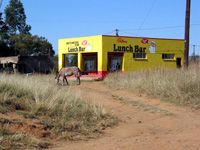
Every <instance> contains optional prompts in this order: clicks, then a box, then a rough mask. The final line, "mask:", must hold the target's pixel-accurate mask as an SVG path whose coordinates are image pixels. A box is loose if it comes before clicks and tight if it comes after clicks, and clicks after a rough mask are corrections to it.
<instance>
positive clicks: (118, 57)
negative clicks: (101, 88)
mask: <svg viewBox="0 0 200 150" xmlns="http://www.w3.org/2000/svg"><path fill="white" fill-rule="evenodd" d="M123 56H124V53H111V52H109V53H108V68H107V71H108V72H115V71H121V70H122V62H123Z"/></svg>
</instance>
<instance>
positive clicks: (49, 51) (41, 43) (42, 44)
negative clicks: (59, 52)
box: [33, 37, 55, 56]
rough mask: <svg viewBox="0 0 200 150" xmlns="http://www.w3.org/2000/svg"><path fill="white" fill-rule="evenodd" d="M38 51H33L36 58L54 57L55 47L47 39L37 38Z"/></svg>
mask: <svg viewBox="0 0 200 150" xmlns="http://www.w3.org/2000/svg"><path fill="white" fill-rule="evenodd" d="M35 38H36V39H35V44H36V49H34V51H33V55H34V56H53V55H54V54H55V51H54V50H53V46H52V44H51V43H49V42H48V40H47V39H46V38H45V37H35Z"/></svg>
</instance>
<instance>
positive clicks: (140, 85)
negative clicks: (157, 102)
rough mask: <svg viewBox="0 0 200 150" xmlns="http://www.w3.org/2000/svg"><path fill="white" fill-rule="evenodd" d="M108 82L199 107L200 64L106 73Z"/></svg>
mask: <svg viewBox="0 0 200 150" xmlns="http://www.w3.org/2000/svg"><path fill="white" fill-rule="evenodd" d="M105 83H106V84H107V85H108V86H110V87H113V88H115V89H128V90H131V91H133V92H135V93H144V94H147V95H148V96H150V97H152V98H159V99H161V100H165V101H169V102H173V103H176V104H179V105H190V106H192V107H195V108H200V65H191V66H190V67H189V68H188V70H182V69H166V68H156V69H151V70H150V69H149V70H141V71H135V72H125V73H116V74H113V75H109V76H107V78H106V79H105Z"/></svg>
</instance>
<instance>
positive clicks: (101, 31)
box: [0, 0, 200, 55]
mask: <svg viewBox="0 0 200 150" xmlns="http://www.w3.org/2000/svg"><path fill="white" fill-rule="evenodd" d="M21 2H22V3H23V6H24V9H25V13H26V16H27V24H29V25H31V26H32V30H31V33H32V34H33V35H39V36H44V37H45V38H46V39H48V41H49V42H50V43H52V44H53V48H54V50H55V51H56V53H57V50H58V39H64V38H74V37H85V36H93V35H115V29H119V35H120V36H137V37H153V38H170V39H184V35H185V33H184V32H185V31H184V30H185V29H184V26H185V9H186V0H170V1H168V0H74V1H70V0H21ZM8 3H9V0H3V3H2V6H1V8H0V11H1V12H3V11H4V9H5V7H6V6H7V5H8ZM199 6H200V0H191V20H190V25H191V27H190V55H191V54H192V53H193V45H196V47H195V52H196V54H197V55H200V17H199V14H200V9H199Z"/></svg>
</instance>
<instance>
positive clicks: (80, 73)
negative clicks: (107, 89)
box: [78, 68, 82, 77]
mask: <svg viewBox="0 0 200 150" xmlns="http://www.w3.org/2000/svg"><path fill="white" fill-rule="evenodd" d="M78 72H79V77H80V76H81V75H82V72H81V70H80V69H79V68H78Z"/></svg>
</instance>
